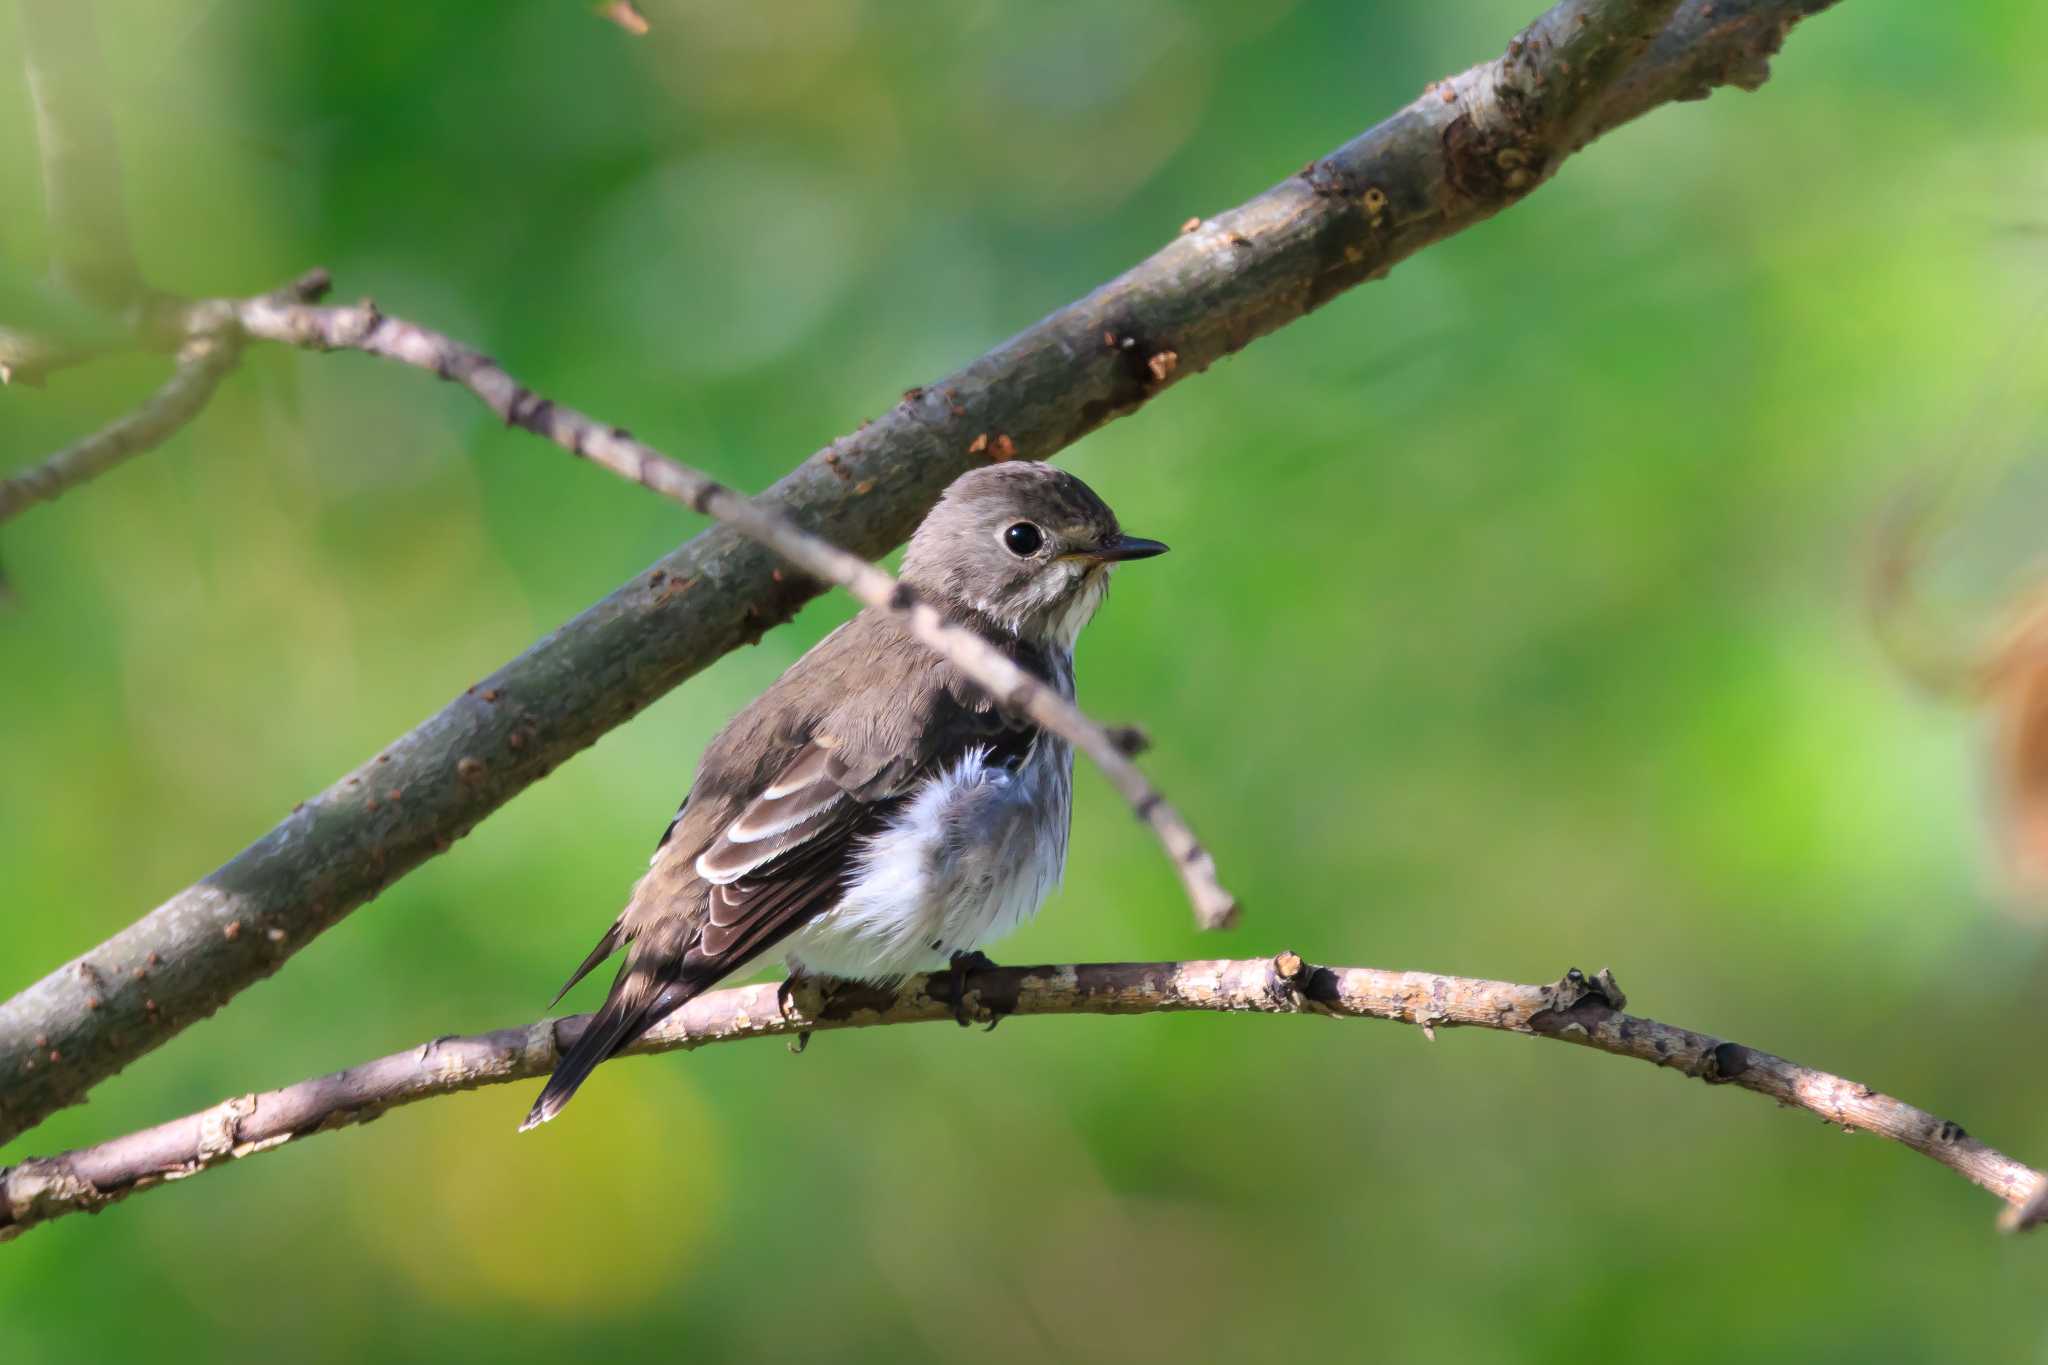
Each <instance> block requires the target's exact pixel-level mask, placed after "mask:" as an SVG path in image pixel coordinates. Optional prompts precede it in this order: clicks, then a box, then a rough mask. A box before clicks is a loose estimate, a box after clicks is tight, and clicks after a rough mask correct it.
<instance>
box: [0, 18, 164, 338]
mask: <svg viewBox="0 0 2048 1365" xmlns="http://www.w3.org/2000/svg"><path fill="white" fill-rule="evenodd" d="M20 9H21V38H22V48H23V53H24V59H25V62H26V65H27V67H28V85H29V92H30V94H31V96H32V97H33V102H34V104H35V114H36V140H37V143H38V144H39V147H40V150H41V153H42V164H43V211H44V216H45V219H46V220H47V222H48V224H49V230H50V254H51V266H52V269H53V272H54V273H55V275H56V276H57V278H58V280H59V281H60V282H62V283H63V284H64V285H65V286H66V287H68V288H69V289H71V290H72V291H73V292H74V293H75V294H77V295H78V297H80V298H82V299H85V300H88V301H90V302H92V303H96V304H100V305H102V306H105V307H121V306H123V305H126V304H128V303H130V302H132V301H133V300H134V299H135V298H136V296H137V295H138V294H140V293H141V292H142V279H141V275H140V274H139V273H138V271H137V270H136V266H135V248H134V246H133V245H132V244H131V243H130V241H129V238H128V211H127V208H126V206H125V205H124V204H123V203H122V195H121V149H120V147H119V145H118V144H117V143H116V142H115V140H114V124H113V120H112V119H110V118H109V117H108V115H107V99H106V90H105V85H106V63H105V62H104V60H102V58H101V56H100V38H99V29H98V26H97V25H96V24H95V23H94V21H93V7H92V5H91V3H90V0H21V5H20Z"/></svg>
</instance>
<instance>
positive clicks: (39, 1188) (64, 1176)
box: [0, 953, 2048, 1240]
mask: <svg viewBox="0 0 2048 1365" xmlns="http://www.w3.org/2000/svg"><path fill="white" fill-rule="evenodd" d="M964 985H965V994H966V1000H965V1004H966V1005H967V1006H968V1007H970V1008H973V1009H974V1010H975V1011H976V1012H977V1013H979V1014H982V1015H985V1016H988V1017H994V1018H999V1017H1001V1016H1003V1015H1009V1014H1026V1015H1029V1014H1160V1013H1172V1012H1180V1011H1209V1012H1219V1013H1254V1014H1320V1015H1326V1016H1329V1017H1333V1018H1344V1019H1389V1020H1394V1021H1396V1022H1401V1023H1409V1024H1415V1025H1418V1026H1419V1027H1421V1028H1422V1029H1423V1030H1424V1032H1425V1033H1427V1034H1429V1035H1430V1036H1432V1037H1433V1036H1434V1035H1435V1030H1437V1029H1439V1028H1457V1027H1474V1028H1486V1029H1499V1030H1501V1031H1503V1032H1507V1033H1520V1034H1526V1035H1529V1036H1532V1037H1539V1038H1554V1039H1558V1040H1560V1041H1563V1042H1568V1043H1577V1044H1579V1045H1580V1046H1583V1047H1589V1048H1593V1049H1595V1050H1597V1051H1600V1052H1608V1053H1612V1054H1614V1055H1616V1056H1619V1057H1634V1058H1636V1059H1637V1060H1639V1061H1645V1062H1650V1063H1653V1064H1654V1065H1657V1066H1662V1067H1669V1068H1671V1069H1673V1070H1675V1071H1678V1072H1681V1073H1682V1074H1684V1075H1687V1076H1691V1077H1695V1078H1697V1079H1699V1080H1703V1081H1706V1082H1707V1083H1709V1084H1715V1085H1724V1084H1725V1085H1735V1086H1739V1087H1741V1088H1742V1089H1745V1090H1753V1091H1755V1092H1757V1093H1758V1094H1760V1095H1767V1096H1769V1097H1770V1098H1771V1099H1774V1100H1776V1101H1777V1102H1778V1103H1780V1104H1783V1105H1787V1106H1790V1107H1792V1108H1796V1109H1803V1110H1805V1111H1806V1112H1808V1113H1810V1114H1817V1115H1819V1116H1820V1117H1821V1118H1823V1119H1825V1120H1827V1121H1828V1122H1829V1123H1832V1124H1838V1125H1840V1126H1841V1127H1843V1128H1845V1129H1848V1130H1851V1131H1857V1132H1865V1133H1874V1134H1876V1135H1877V1136H1879V1137H1882V1138H1887V1139H1889V1140H1890V1141H1893V1142H1898V1143H1902V1144H1904V1145H1905V1146H1907V1147H1910V1148H1912V1149H1913V1150H1914V1151H1916V1152H1919V1153H1921V1154H1922V1155H1924V1156H1927V1157H1930V1158H1932V1159H1933V1160H1935V1161H1938V1162H1940V1163H1941V1164H1942V1165H1944V1166H1946V1167H1948V1168H1949V1169H1950V1170H1952V1171H1954V1172H1956V1173H1957V1174H1958V1175H1960V1176H1962V1177H1963V1178H1964V1179H1966V1180H1968V1181H1970V1182H1971V1183H1972V1184H1974V1185H1978V1186H1980V1187H1982V1188H1983V1189H1986V1190H1989V1191H1990V1192H1991V1193H1992V1194H1995V1195H1997V1196H1998V1197H1999V1198H2000V1199H2002V1200H2005V1201H2006V1203H2007V1204H2008V1205H2010V1206H2013V1207H2015V1208H2026V1207H2031V1206H2032V1204H2033V1203H2034V1202H2035V1195H2036V1192H2037V1191H2039V1190H2042V1189H2048V1181H2044V1178H2043V1176H2042V1174H2041V1173H2040V1172H2039V1171H2036V1170H2034V1169H2032V1168H2031V1167H2028V1166H2025V1165H2022V1164H2021V1163H2020V1162H2017V1161H2014V1160H2013V1159H2012V1158H2011V1157H2008V1156H2006V1155H2004V1154H2003V1153H2001V1152H1998V1151H1996V1150H1994V1149H1993V1148H1990V1147H1987V1146H1985V1145H1984V1144H1983V1143H1981V1142H1979V1141H1977V1139H1975V1138H1973V1137H1971V1136H1970V1135H1969V1134H1967V1133H1965V1132H1964V1131H1963V1130H1962V1129H1961V1128H1960V1127H1958V1126H1957V1125H1956V1124H1953V1123H1950V1122H1948V1121H1946V1120H1944V1119H1941V1118H1937V1117H1936V1116H1935V1115H1933V1114H1930V1113H1927V1112H1926V1111H1925V1110H1922V1109H1916V1108H1915V1107H1913V1106H1912V1105H1910V1104H1907V1103H1905V1102H1904V1101H1903V1100H1896V1099H1893V1098H1892V1097H1891V1096H1889V1095H1882V1094H1879V1093H1878V1092H1877V1091H1875V1090H1872V1089H1871V1088H1870V1087H1869V1086H1866V1085H1858V1084H1856V1083H1855V1082H1854V1081H1849V1080H1845V1079H1843V1078H1842V1077H1840V1076H1834V1075H1830V1074H1829V1073H1827V1072H1825V1071H1816V1070H1814V1069H1813V1068H1811V1067H1806V1066H1801V1065H1799V1064H1798V1063H1796V1062H1790V1061H1787V1060H1785V1059H1784V1058H1783V1057H1777V1056H1773V1055H1772V1054H1770V1053H1768V1052H1759V1051H1756V1050H1755V1049H1753V1048H1748V1047H1744V1046H1743V1045H1742V1044H1740V1043H1731V1042H1727V1041H1724V1040H1722V1039H1719V1038H1714V1037H1709V1036H1708V1035H1706V1034H1701V1033H1694V1032H1692V1031H1691V1030H1689V1029H1682V1028H1675V1027H1673V1026H1672V1025H1670V1024H1663V1023H1659V1022H1657V1021H1656V1020H1654V1019H1645V1018H1643V1017H1641V1016H1639V1015H1631V1014H1624V1013H1622V1010H1623V1008H1624V1007H1625V1005H1626V1001H1625V1000H1624V998H1623V996H1622V994H1621V990H1620V988H1619V987H1618V986H1617V985H1616V984H1615V982H1614V978H1613V976H1612V975H1610V974H1609V973H1607V972H1604V971H1603V972H1600V973H1598V974H1596V975H1594V976H1591V977H1588V976H1586V975H1585V974H1584V973H1582V972H1578V971H1572V972H1569V973H1567V974H1566V975H1565V977H1564V979H1563V980H1561V981H1558V982H1556V983H1554V984H1552V985H1548V986H1525V985H1518V984H1516V983H1514V982H1509V981H1481V980H1476V979H1473V978H1470V977H1461V976H1435V975H1431V974H1429V973H1427V972H1388V971H1378V970H1375V969H1373V968H1369V967H1315V966H1310V965H1308V964H1306V963H1304V962H1303V961H1302V960H1301V958H1300V957H1298V956H1296V955H1295V954H1293V953H1282V954H1280V955H1279V956H1278V957H1274V958H1256V959H1251V960H1247V961H1235V962H1232V961H1221V962H1141V963H1106V964H1098V965H1087V966H1072V967H996V968H989V969H987V970H984V971H977V972H971V973H969V974H968V975H967V977H966V978H965V983H964ZM951 992H952V984H951V978H950V976H949V974H947V973H943V972H942V973H936V974H934V975H932V976H928V977H913V978H911V979H910V980H909V981H908V982H906V983H905V984H904V985H903V987H902V988H901V989H900V990H897V991H893V992H891V991H886V990H879V989H875V988H872V987H861V986H838V987H835V988H833V989H831V990H829V991H827V990H824V989H822V988H821V987H820V986H819V985H818V984H817V983H816V982H809V983H804V984H801V985H798V986H796V987H794V988H786V987H785V986H784V985H782V984H779V983H775V982H769V983H764V984H762V985H757V986H741V987H739V988H737V989H734V990H724V991H718V992H715V993H714V994H711V995H703V996H699V997H698V998H697V999H695V1000H693V1001H691V1002H690V1003H689V1004H688V1005H686V1006H685V1007H684V1008H683V1009H682V1010H681V1011H679V1012H678V1013H676V1014H673V1015H670V1016H669V1017H668V1018H667V1019H666V1020H664V1021H663V1022H662V1023H660V1024H659V1025H657V1026H656V1027H655V1029H654V1030H653V1031H652V1032H651V1033H649V1034H647V1035H646V1036H645V1037H643V1038H641V1039H640V1040H639V1041H638V1042H636V1043H635V1044H633V1046H632V1047H631V1048H629V1049H628V1051H629V1052H632V1053H651V1052H675V1051H684V1050H689V1049H692V1048H698V1047H702V1046H704V1045H705V1044H707V1043H726V1042H734V1041H737V1040H739V1039H742V1038H774V1037H784V1036H788V1035H795V1034H807V1033H812V1032H824V1031H827V1030H832V1029H844V1028H870V1027H874V1026H876V1025H881V1024H909V1023H931V1022H935V1021H938V1020H942V1019H952V1018H955V1017H956V1011H955V1008H954V1001H953V998H952V993H951ZM589 1018H590V1016H589V1015H582V1014H579V1015H575V1016H573V1017H570V1018H566V1019H543V1020H541V1021H539V1022H538V1023H535V1024H530V1025H528V1026H527V1027H525V1028H509V1029H499V1030H498V1031H497V1032H495V1033H483V1034H477V1035H475V1036H472V1037H467V1038H437V1039H435V1040H434V1041H432V1042H430V1043H425V1044H423V1045H421V1046H419V1047H415V1048H409V1049H407V1050H406V1051H404V1052H398V1053H393V1054H392V1055H391V1056H388V1057H382V1058H379V1059H378V1060H376V1061H374V1062H365V1063H363V1064H362V1065H360V1066H354V1067H350V1068H349V1069H348V1070H346V1071H338V1072H335V1073H333V1074H332V1075H328V1076H321V1077H317V1078H315V1079H313V1080H308V1081H301V1082H299V1083H298V1084H297V1085H290V1086H286V1087H285V1088H284V1089H282V1090H272V1091H270V1092H268V1093H266V1094H261V1095H240V1096H237V1097H235V1098H233V1099H229V1100H224V1101H222V1102H221V1103H219V1104H217V1105H215V1106H213V1107H212V1108H210V1109H205V1110H201V1111H200V1112H199V1113H196V1114H189V1115H187V1116H186V1117H184V1118H181V1119H174V1120H172V1121H171V1122H169V1123H163V1124H158V1125H157V1126H156V1127H154V1128H146V1129H143V1130H142V1131H140V1132H136V1133H130V1134H128V1135H127V1136H125V1137H118V1138H114V1139H112V1140H111V1141H108V1142H102V1143H99V1144H97V1145H95V1146H92V1147H84V1148H80V1149H78V1150H77V1151H72V1152H66V1153H64V1154H62V1155H60V1156H55V1157H44V1158H32V1159H30V1160H26V1161H23V1162H20V1163H19V1164H17V1165H15V1166H13V1167H11V1168H9V1169H5V1170H0V1240H6V1239H7V1238H9V1237H14V1236H18V1235H20V1234H21V1233H22V1232H24V1231H26V1230H27V1229H29V1228H31V1227H33V1226H35V1225H36V1224H38V1223H43V1222H48V1221H49V1220H50V1219H52V1218H61V1217H63V1216H64V1215H66V1214H71V1213H91V1212H97V1211H98V1210H100V1209H102V1208H105V1207H106V1206H107V1205H108V1204H111V1203H113V1202H114V1201H116V1200H118V1199H122V1198H125V1197H126V1196H128V1195H130V1194H133V1193H135V1192H136V1191H138V1190H145V1189H149V1188H151V1187H153V1186H155V1185H158V1184H160V1183H162V1182H164V1181H167V1180H181V1179H183V1178H185V1177H186V1176H190V1175H197V1174H198V1173H199V1172H201V1171H205V1170H209V1169H211V1168H212V1167H214V1166H218V1165H221V1164H222V1163H224V1162H227V1161H231V1160H234V1159H236V1158H239V1157H245V1156H253V1155H255V1154H256V1153H258V1152H267V1151H271V1150H273V1149H274V1148H277V1147H281V1146H283V1145H284V1144H286V1143H289V1142H296V1141H297V1140H299V1139H300V1138H305V1137H311V1136H313V1135H314V1134H316V1133H324V1132H328V1131H330V1130H332V1129H335V1128H344V1127H347V1126H348V1125H350V1124H356V1123H366V1122H368V1121H369V1120H371V1119H374V1118H376V1117H378V1116H379V1115H380V1114H383V1113H385V1112H386V1111H388V1110H391V1109H395V1108H397V1107H399V1106H400V1105H405V1104H411V1103H413V1102H414V1101H416V1100H423V1099H429V1098H431V1097H433V1096H435V1095H446V1094H451V1093H453V1092H456V1091H461V1090H474V1089H477V1088H478V1087H480V1086H486V1085H499V1084H503V1083H504V1082H507V1081H517V1080H523V1079H526V1078H529V1077H535V1076H544V1075H546V1074H548V1072H549V1071H551V1070H552V1069H553V1068H554V1065H555V1060H556V1058H558V1057H559V1056H560V1055H561V1054H562V1052H563V1051H564V1050H565V1049H566V1048H568V1047H569V1046H570V1045H571V1044H573V1043H574V1042H575V1040H576V1038H577V1036H578V1035H579V1034H580V1033H581V1032H582V1030H583V1028H584V1026H585V1024H586V1023H587V1021H588V1020H589Z"/></svg>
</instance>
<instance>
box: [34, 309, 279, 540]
mask: <svg viewBox="0 0 2048 1365" xmlns="http://www.w3.org/2000/svg"><path fill="white" fill-rule="evenodd" d="M240 354H241V338H240V337H239V336H238V335H237V334H236V333H235V331H234V329H233V328H226V329H222V330H218V331H212V332H201V333H199V334H198V335H196V336H194V337H192V338H191V339H190V340H189V341H187V342H186V343H185V345H184V347H183V348H182V349H181V350H180V351H179V352H178V367H177V369H176V370H174V371H173V372H172V373H171V377H170V379H169V380H167V381H166V382H165V384H164V386H163V387H162V388H160V389H158V390H157V391H156V392H155V393H154V394H152V395H150V397H149V400H148V401H147V402H145V403H144V404H143V405H142V406H141V407H139V408H137V409H136V410H135V411H134V412H131V413H129V414H127V415H126V416H124V417H120V418H117V419H115V420H114V421H113V422H110V423H109V424H108V425H106V426H104V427H102V428H100V429H99V430H98V431H96V432H94V433H93V434H92V435H90V436H87V437H85V438H84V439H83V440H80V441H76V442H74V443H72V444H71V445H68V446H66V447H64V449H62V450H60V451H58V452H57V453H56V454H54V455H52V456H50V457H48V458H47V459H45V460H43V461H42V462H41V463H40V464H36V465H32V466H30V467H29V468H28V469H26V470H24V471H23V472H22V473H19V474H16V475H14V476H13V477H12V478H8V479H0V522H5V521H7V520H9V519H10V518H13V517H15V516H18V515H20V514H21V513H22V512H23V511H25V510H26V509H28V508H30V507H33V506H34V505H35V504H37V503H39V502H49V501H50V500H52V499H53V498H56V497H57V496H58V495H59V494H61V493H63V492H64V491H65V490H67V489H70V488H75V487H77V486H78V485H79V484H82V483H84V482H85V481H86V480H87V479H92V478H97V477H98V476H100V475H101V474H104V473H106V472H107V471H108V470H109V469H112V468H113V467H114V466H115V465H117V464H120V463H121V462H122V461H123V460H126V459H129V458H131V457H133V456H136V455H140V454H141V453H142V452H143V451H145V450H150V449H152V448H154V447H156V446H159V445H161V444H163V443H164V442H165V441H167V440H169V439H170V438H171V437H172V436H173V435H175V434H176V433H177V431H178V429H179V428H180V427H183V426H184V425H185V424H186V423H188V422H190V421H191V420H192V419H193V418H194V417H197V416H198V415H199V412H200V409H202V408H204V407H205V406H206V404H207V402H208V400H210V399H211V398H212V397H213V392H214V390H215V389H217V388H219V387H220V382H221V380H223V379H225V378H227V377H228V372H229V371H230V370H232V369H234V368H235V361H236V359H237V358H238V357H239V356H240Z"/></svg>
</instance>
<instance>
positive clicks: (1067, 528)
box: [903, 460, 1166, 649]
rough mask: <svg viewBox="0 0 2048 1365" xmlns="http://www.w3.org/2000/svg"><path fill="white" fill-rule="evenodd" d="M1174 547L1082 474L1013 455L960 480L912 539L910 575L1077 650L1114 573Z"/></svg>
mask: <svg viewBox="0 0 2048 1365" xmlns="http://www.w3.org/2000/svg"><path fill="white" fill-rule="evenodd" d="M1165 552H1166V547H1165V546H1164V545H1161V544H1160V543H1159V542H1158V541H1156V540H1144V539H1142V538H1140V537H1138V536H1127V535H1125V534H1124V533H1123V529H1122V528H1121V527H1120V526H1118V525H1117V520H1116V513H1114V512H1112V511H1110V510H1109V505H1108V504H1107V503H1105V502H1104V501H1103V500H1102V499H1101V498H1098V497H1097V496H1095V491H1094V490H1093V489H1091V488H1089V487H1088V485H1087V484H1085V483H1082V482H1081V481H1080V480H1079V479H1077V478H1075V477H1074V476H1073V475H1072V474H1069V473H1067V472H1066V471H1065V470H1063V469H1055V468H1053V467H1052V466H1051V465H1049V464H1037V463H1033V462H1031V461H1026V460H1013V461H1009V462H1006V463H1003V464H994V465H989V466H987V467H986V468H983V469H975V470H970V471H969V472H967V473H965V474H962V475H961V476H960V477H959V478H957V479H955V480H954V481H953V483H952V485H951V486H950V487H949V488H947V489H946V491H945V494H944V495H943V496H941V497H940V499H939V501H938V505H937V506H935V507H933V508H932V510H931V511H930V512H929V513H927V514H926V516H925V519H924V521H923V523H922V524H921V525H919V526H918V528H917V531H916V533H915V534H914V535H912V536H911V538H910V549H909V551H908V552H907V553H906V554H905V555H904V557H903V578H904V580H905V581H906V582H908V583H909V584H910V585H911V586H913V587H915V588H917V589H918V590H919V591H920V592H923V593H926V594H928V595H930V596H932V597H935V598H938V599H941V600H943V601H946V602H950V603H953V604H955V605H958V606H961V607H965V608H967V609H968V610H971V611H973V612H975V613H977V614H978V615H980V616H983V617H985V618H987V619H988V620H990V621H992V622H994V623H996V624H997V625H999V626H1000V627H1002V628H1003V629H1004V630H1007V631H1009V632H1011V633H1012V634H1014V635H1017V636H1019V637H1021V638H1023V639H1027V640H1032V641H1035V642H1040V643H1045V644H1053V645H1058V646H1061V647H1063V648H1068V649H1071V648H1072V647H1073V644H1074V637H1075V636H1077V635H1079V634H1080V633H1081V627H1082V626H1084V625H1086V624H1087V623H1088V618H1089V617H1090V616H1092V615H1094V613H1095V608H1096V606H1097V605H1098V604H1100V602H1101V601H1102V594H1103V592H1104V591H1105V590H1106V589H1107V588H1108V586H1109V572H1110V570H1111V569H1112V568H1113V567H1115V566H1116V565H1117V564H1119V563H1122V562H1123V561H1124V560H1127V559H1149V558H1151V557H1152V556H1153V555H1157V554H1164V553H1165Z"/></svg>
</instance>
